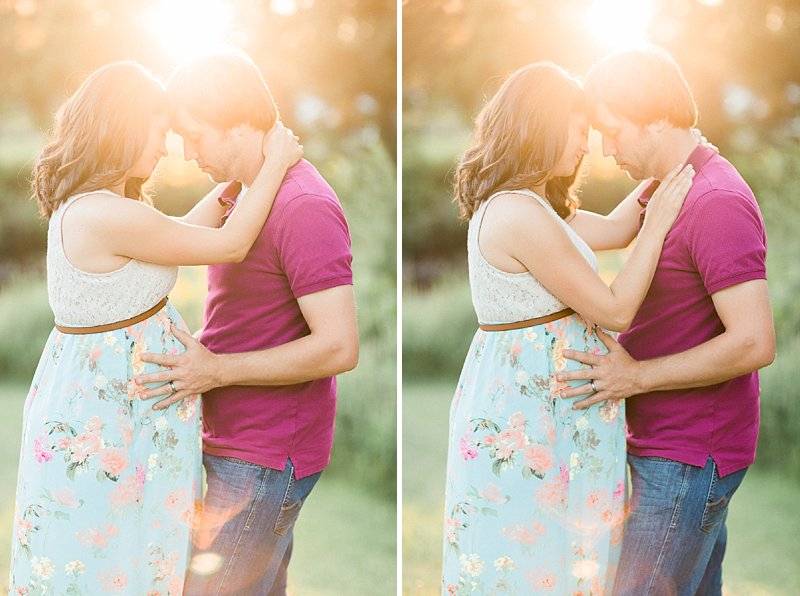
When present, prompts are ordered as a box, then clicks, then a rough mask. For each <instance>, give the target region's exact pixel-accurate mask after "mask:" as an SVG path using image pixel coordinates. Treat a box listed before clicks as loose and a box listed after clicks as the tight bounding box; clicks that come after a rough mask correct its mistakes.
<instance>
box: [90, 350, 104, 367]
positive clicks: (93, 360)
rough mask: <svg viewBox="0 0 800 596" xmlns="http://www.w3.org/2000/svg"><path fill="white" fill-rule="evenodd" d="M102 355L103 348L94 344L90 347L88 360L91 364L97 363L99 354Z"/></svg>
mask: <svg viewBox="0 0 800 596" xmlns="http://www.w3.org/2000/svg"><path fill="white" fill-rule="evenodd" d="M102 355H103V349H102V348H101V347H99V346H95V347H94V348H92V351H91V352H89V361H90V362H91V363H92V364H97V361H98V360H100V356H102Z"/></svg>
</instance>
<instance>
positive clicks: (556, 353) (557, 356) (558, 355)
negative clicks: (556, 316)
mask: <svg viewBox="0 0 800 596" xmlns="http://www.w3.org/2000/svg"><path fill="white" fill-rule="evenodd" d="M568 349H569V341H567V340H566V339H557V340H556V343H555V345H554V346H553V365H554V366H555V369H556V370H557V371H560V370H564V369H565V368H566V367H567V359H566V358H565V357H564V350H568Z"/></svg>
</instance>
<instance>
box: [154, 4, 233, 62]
mask: <svg viewBox="0 0 800 596" xmlns="http://www.w3.org/2000/svg"><path fill="white" fill-rule="evenodd" d="M231 18H232V15H231V10H230V8H229V7H228V5H227V4H226V3H224V2H222V1H220V0H162V1H160V2H154V3H152V4H151V5H150V6H148V7H147V8H146V9H144V10H143V11H142V13H141V21H142V25H143V26H144V27H145V28H146V29H148V30H149V31H151V32H152V33H153V34H154V36H155V37H156V38H157V39H158V41H159V43H160V44H161V46H162V47H163V49H164V51H165V52H166V53H167V54H169V56H170V57H171V58H173V59H175V60H184V59H186V58H189V57H190V56H193V55H196V54H198V53H202V52H203V51H206V50H209V49H211V48H213V47H215V46H218V45H219V44H221V43H224V41H225V37H226V35H227V34H228V28H229V26H230V23H231Z"/></svg>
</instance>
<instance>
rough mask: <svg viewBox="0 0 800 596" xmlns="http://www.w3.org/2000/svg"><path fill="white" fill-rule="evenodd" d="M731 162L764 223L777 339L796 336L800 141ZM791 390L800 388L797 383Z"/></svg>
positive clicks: (799, 326) (799, 332)
mask: <svg viewBox="0 0 800 596" xmlns="http://www.w3.org/2000/svg"><path fill="white" fill-rule="evenodd" d="M731 162H732V163H733V164H734V165H735V166H736V167H737V168H738V169H739V171H740V172H741V174H742V176H743V177H744V179H745V180H747V183H748V184H749V185H750V187H751V188H752V189H753V192H754V193H755V196H756V198H757V199H758V202H759V205H760V207H761V212H762V214H763V215H764V222H765V225H766V228H767V241H768V247H767V276H768V280H769V290H770V298H771V300H772V310H773V315H774V317H775V328H776V329H777V333H778V340H779V342H784V341H793V340H795V339H797V338H798V337H800V308H798V307H797V305H798V296H799V295H800V264H799V263H798V260H797V257H798V255H800V235H798V234H797V225H798V224H799V223H800V189H798V187H797V185H796V184H794V182H793V181H795V180H797V179H798V178H800V144H795V145H794V146H792V147H774V146H773V147H764V148H762V149H760V150H758V151H753V152H751V153H747V154H744V155H734V156H732V157H731ZM796 391H800V389H797V390H796Z"/></svg>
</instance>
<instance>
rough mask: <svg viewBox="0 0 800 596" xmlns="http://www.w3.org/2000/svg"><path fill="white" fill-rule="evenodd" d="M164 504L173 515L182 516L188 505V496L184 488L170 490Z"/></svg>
mask: <svg viewBox="0 0 800 596" xmlns="http://www.w3.org/2000/svg"><path fill="white" fill-rule="evenodd" d="M164 505H165V506H166V508H167V509H169V510H170V511H171V512H172V514H173V515H177V516H180V517H183V516H184V515H185V512H186V510H187V508H188V506H189V498H188V496H187V494H186V491H185V490H176V491H172V492H171V493H169V494H168V495H167V498H166V500H165V502H164Z"/></svg>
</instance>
